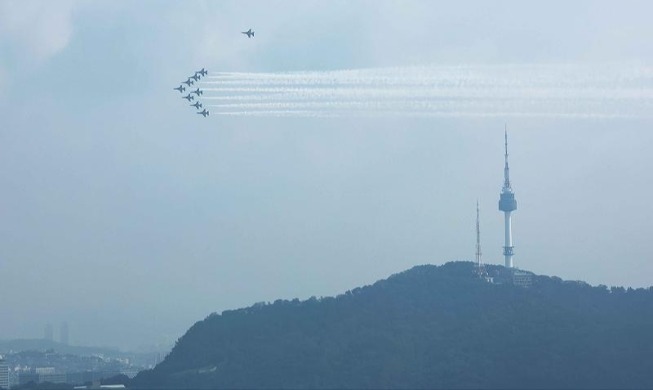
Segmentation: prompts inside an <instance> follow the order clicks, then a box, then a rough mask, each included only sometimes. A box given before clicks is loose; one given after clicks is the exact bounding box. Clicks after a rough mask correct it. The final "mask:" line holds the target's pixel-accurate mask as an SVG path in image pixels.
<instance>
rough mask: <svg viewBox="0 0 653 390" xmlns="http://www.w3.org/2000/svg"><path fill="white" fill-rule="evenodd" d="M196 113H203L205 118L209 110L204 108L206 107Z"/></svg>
mask: <svg viewBox="0 0 653 390" xmlns="http://www.w3.org/2000/svg"><path fill="white" fill-rule="evenodd" d="M197 113H198V114H200V115H204V118H206V116H207V115H209V112H208V111H207V110H206V108H205V109H204V111H198V112H197Z"/></svg>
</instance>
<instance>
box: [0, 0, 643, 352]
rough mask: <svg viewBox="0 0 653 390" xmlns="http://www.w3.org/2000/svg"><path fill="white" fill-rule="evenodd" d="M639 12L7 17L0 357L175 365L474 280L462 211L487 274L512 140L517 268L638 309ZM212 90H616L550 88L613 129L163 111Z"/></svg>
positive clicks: (590, 7) (15, 10) (563, 120)
mask: <svg viewBox="0 0 653 390" xmlns="http://www.w3.org/2000/svg"><path fill="white" fill-rule="evenodd" d="M652 12H653V6H652V5H651V3H650V2H647V1H626V2H613V1H578V2H572V3H568V2H562V1H561V2H541V3H531V2H528V3H525V2H519V1H498V2H496V1H495V2H479V1H463V2H456V4H450V3H441V2H432V1H402V2H395V1H378V0H375V1H328V2H327V1H302V2H291V1H248V2H246V4H245V2H240V1H221V2H217V1H215V2H214V1H195V0H192V1H161V0H156V1H154V0H152V1H139V2H115V1H94V2H87V1H74V0H69V1H57V2H50V1H13V0H9V1H3V2H1V3H0V53H1V54H2V55H0V137H1V138H0V140H1V142H0V166H1V167H2V168H0V183H2V189H3V190H2V191H1V192H0V215H1V216H2V222H1V223H0V233H1V234H0V278H1V279H2V281H3V282H2V286H3V290H4V291H5V293H4V294H3V296H4V297H5V298H3V299H2V300H1V302H2V303H1V306H2V313H3V314H2V321H0V339H14V338H40V337H42V336H43V329H44V326H45V325H46V324H47V323H52V324H60V323H62V322H67V324H68V326H69V337H70V343H72V344H77V345H102V346H115V347H119V348H123V349H138V348H150V347H152V346H154V347H155V348H156V347H157V346H160V347H161V348H167V346H170V345H172V344H173V343H174V341H175V340H176V339H177V338H179V337H180V336H181V335H182V334H183V333H184V332H185V331H186V329H187V328H188V327H189V326H191V325H192V324H193V323H194V322H196V321H198V320H200V319H203V318H205V317H206V316H207V315H209V314H210V313H212V312H221V311H223V310H226V309H233V308H238V307H242V306H247V305H251V304H253V303H255V302H260V301H274V300H275V299H278V298H283V299H292V298H295V297H297V298H300V299H306V298H309V297H311V296H318V297H319V296H330V295H336V294H339V293H342V292H344V291H346V290H348V289H351V288H353V287H356V286H360V285H364V284H369V283H372V282H374V281H376V280H378V279H382V278H385V277H387V276H388V275H390V274H392V273H396V272H399V271H403V270H406V269H408V268H410V267H412V266H414V265H419V264H427V263H429V264H443V263H445V262H448V261H452V260H472V259H473V258H474V251H475V239H476V236H475V218H476V201H477V200H479V202H480V218H481V229H482V243H483V249H484V257H483V258H484V260H485V262H487V263H490V264H503V256H502V245H503V233H504V231H503V222H504V220H503V214H502V213H501V212H500V211H499V210H498V207H497V202H498V199H499V192H500V190H501V186H502V184H503V162H504V160H503V158H504V157H503V153H504V149H503V148H504V144H503V132H504V126H507V129H508V133H509V139H510V175H511V181H512V186H513V189H514V191H515V193H516V196H517V199H518V202H519V208H518V210H517V211H516V212H515V213H514V215H513V235H514V245H515V257H514V263H515V266H516V267H519V268H522V269H525V270H529V271H533V272H535V273H539V274H546V275H555V276H559V277H562V278H564V279H572V280H584V281H587V282H588V283H591V284H594V285H598V284H605V285H607V286H632V287H648V286H650V285H651V284H652V283H651V278H650V276H649V275H651V273H652V272H653V264H652V263H651V262H650V261H649V260H650V253H649V251H650V250H649V245H648V244H649V241H650V239H649V236H650V232H651V228H652V227H653V226H652V222H651V221H653V206H651V201H650V193H651V191H652V190H653V185H652V184H651V180H650V176H651V173H650V167H652V166H653V157H652V156H651V153H650V151H651V150H653V132H651V125H652V124H653V120H652V117H651V113H652V112H653V111H651V109H652V108H653V92H652V91H653V66H652V64H651V63H652V61H653V42H652V41H651V39H650V37H651V36H652V35H653V27H651V24H650V15H651V13H652ZM249 28H251V29H253V30H255V31H256V35H255V36H254V37H252V38H251V39H249V38H247V37H246V36H243V35H242V34H241V32H242V31H247V29H249ZM202 67H206V68H207V69H208V70H209V71H210V72H227V73H228V72H242V73H247V74H252V73H267V74H269V73H272V74H282V73H283V74H286V72H317V73H320V72H327V71H334V72H337V71H361V72H363V71H362V70H366V71H364V72H367V73H364V74H363V75H364V76H365V77H370V76H369V75H370V74H373V73H374V72H380V71H381V70H383V69H415V68H420V69H424V68H426V69H431V70H432V72H435V73H437V72H439V70H440V69H442V68H443V67H451V68H452V69H454V70H456V72H460V73H455V72H454V73H455V74H456V75H460V74H463V73H464V72H467V73H464V74H465V75H468V74H471V75H472V76H477V75H479V74H482V75H487V74H492V75H493V76H492V78H491V80H494V81H496V80H505V79H509V78H511V73H510V72H511V71H514V69H519V70H520V72H521V73H520V74H519V80H522V81H523V83H524V84H523V85H522V86H523V87H524V86H525V87H528V82H529V80H531V79H534V78H531V77H529V75H530V73H529V72H533V75H535V76H537V75H541V74H557V73H555V72H557V70H556V69H561V68H562V69H567V67H573V68H574V69H587V70H588V71H587V72H595V73H592V74H591V76H592V77H594V78H592V80H604V79H605V78H606V77H607V78H608V79H610V80H612V81H613V84H610V85H609V86H608V87H605V88H603V87H604V86H603V87H602V88H603V89H600V91H599V92H600V93H599V92H596V91H597V90H598V89H597V88H598V87H597V85H595V84H588V85H585V86H579V85H575V84H574V88H581V89H582V88H586V89H584V90H583V91H586V90H587V89H590V90H591V91H593V92H592V93H591V94H589V95H590V96H589V97H587V96H586V97H583V98H582V99H586V100H582V99H581V98H577V96H579V95H575V94H574V93H575V91H578V89H573V90H572V89H569V90H565V91H570V92H569V93H570V94H572V95H573V99H576V100H573V101H572V103H571V104H572V106H573V104H577V105H576V106H574V107H580V108H582V109H585V108H586V107H588V106H587V105H586V104H585V103H587V102H591V104H592V105H591V107H590V108H591V109H592V110H593V109H594V108H595V107H600V108H602V109H606V110H613V113H616V114H614V115H609V116H607V117H606V116H601V115H567V116H566V115H543V114H542V113H541V112H540V113H538V112H535V113H531V114H528V115H514V113H513V114H510V113H505V115H501V114H497V113H496V112H493V111H492V110H493V109H494V106H492V107H490V108H489V109H488V111H486V112H485V111H484V112H483V114H484V115H480V114H478V113H476V114H465V115H459V116H437V115H431V116H429V115H416V116H412V115H403V114H402V115H376V114H373V115H368V114H366V115H348V114H345V115H337V116H328V115H326V116H320V117H314V116H302V115H294V116H293V115H290V116H278V115H277V116H275V115H270V116H265V115H263V116H247V115H223V116H220V115H217V113H219V108H211V115H210V116H209V117H207V118H203V117H201V116H199V115H195V113H194V110H193V109H190V108H189V107H187V106H188V104H187V102H186V101H185V100H182V99H180V98H179V94H178V93H177V92H175V91H173V90H172V88H173V87H176V86H177V85H179V83H180V82H181V81H182V80H184V79H185V78H186V77H187V76H188V75H189V74H192V72H194V71H196V70H198V69H200V68H202ZM433 69H435V70H433ZM461 69H462V71H461ZM469 69H471V71H470V70H469ZM489 69H491V71H490V70H489ZM463 71H464V72H463ZM492 72H494V73H492ZM538 72H539V73H538ZM542 72H544V73H542ZM547 72H548V73H547ZM213 74H216V73H213ZM293 74H295V73H293ZM374 74H376V73H374ZM438 74H439V73H438ZM574 74H576V73H574ZM606 75H607V76H606ZM456 77H458V76H456ZM588 77H589V76H588ZM570 79H571V78H569V79H567V80H570ZM459 80H462V81H461V85H462V86H461V88H463V87H465V86H468V84H465V83H466V81H465V80H468V79H465V78H463V77H462V76H460V78H459ZM483 80H486V79H483ZM487 80H490V78H487ZM632 80H635V82H636V83H635V84H633V81H632ZM593 82H594V81H593ZM597 83H598V82H597ZM554 84H555V83H552V82H551V83H549V84H547V86H549V87H551V86H555V85H554ZM493 85H494V84H493ZM497 85H498V84H497ZM592 88H594V89H592ZM611 88H612V89H614V90H618V92H620V93H621V95H619V96H616V95H611V94H610V92H611V91H612V90H611ZM466 91H467V90H466ZM474 91H476V90H474ZM624 91H625V92H624ZM622 92H623V93H622ZM393 93H394V92H393ZM334 96H335V95H334ZM520 96H522V97H523V98H524V99H529V98H530V96H531V95H528V93H526V92H524V95H520ZM547 96H548V95H547ZM329 98H330V99H331V98H333V97H329ZM335 99H336V102H337V101H338V100H337V98H335ZM483 99H489V97H488V96H485V95H484V96H483ZM454 100H455V99H454ZM452 101H453V100H452ZM581 103H582V104H581ZM588 104H589V103H588ZM588 110H589V109H588ZM583 112H584V113H586V112H589V113H590V114H593V113H595V112H594V111H591V112H590V111H583ZM611 112H612V111H611Z"/></svg>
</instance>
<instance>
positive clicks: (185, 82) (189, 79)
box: [182, 77, 193, 87]
mask: <svg viewBox="0 0 653 390" xmlns="http://www.w3.org/2000/svg"><path fill="white" fill-rule="evenodd" d="M182 82H183V83H184V84H186V85H188V86H189V87H190V86H191V85H193V80H191V78H190V77H189V78H188V80H186V81H182Z"/></svg>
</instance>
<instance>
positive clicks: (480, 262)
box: [476, 199, 486, 277]
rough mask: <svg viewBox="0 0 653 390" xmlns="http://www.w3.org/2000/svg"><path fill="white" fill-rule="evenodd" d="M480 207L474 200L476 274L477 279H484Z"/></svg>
mask: <svg viewBox="0 0 653 390" xmlns="http://www.w3.org/2000/svg"><path fill="white" fill-rule="evenodd" d="M480 214H481V212H480V207H479V204H478V199H477V200H476V274H477V275H478V276H479V277H484V276H485V274H486V272H485V266H484V265H483V259H482V256H483V255H482V252H481V218H480Z"/></svg>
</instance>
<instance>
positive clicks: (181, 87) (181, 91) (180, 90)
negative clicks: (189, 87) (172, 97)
mask: <svg viewBox="0 0 653 390" xmlns="http://www.w3.org/2000/svg"><path fill="white" fill-rule="evenodd" d="M173 89H176V90H177V91H179V92H180V93H183V92H184V91H185V90H186V88H184V86H183V85H180V86H179V87H178V88H173Z"/></svg>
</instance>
